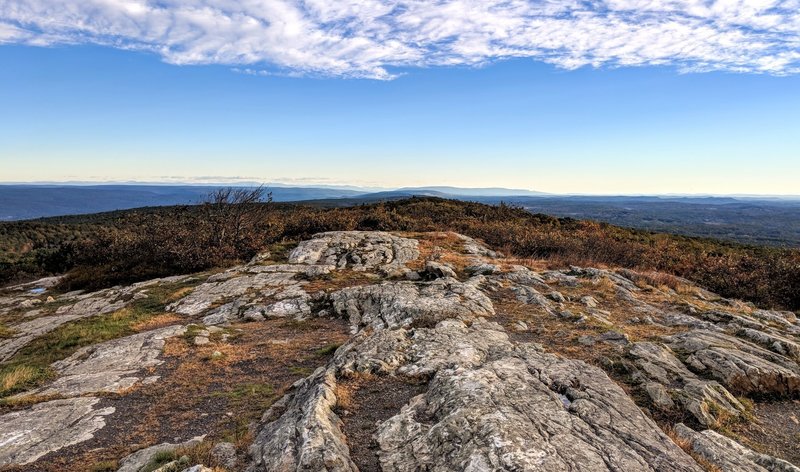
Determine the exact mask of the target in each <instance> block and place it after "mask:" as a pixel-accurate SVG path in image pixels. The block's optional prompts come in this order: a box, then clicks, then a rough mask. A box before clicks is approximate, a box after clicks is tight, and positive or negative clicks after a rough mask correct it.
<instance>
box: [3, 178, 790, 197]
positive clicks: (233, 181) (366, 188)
mask: <svg viewBox="0 0 800 472" xmlns="http://www.w3.org/2000/svg"><path fill="white" fill-rule="evenodd" d="M12 185H16V186H31V187H35V186H64V187H101V186H112V185H127V186H132V187H135V186H163V187H170V186H171V187H181V186H183V187H226V186H227V187H230V186H234V187H236V186H239V187H252V186H259V185H263V186H264V187H267V188H269V186H270V185H273V186H280V187H290V188H336V189H342V190H345V189H347V190H355V189H358V190H360V191H363V192H364V193H365V194H366V193H378V192H393V191H402V190H417V189H420V190H421V189H433V188H453V189H459V190H486V189H492V190H508V191H512V192H531V193H532V195H485V196H498V197H502V196H509V197H512V196H513V197H520V196H530V197H536V196H541V197H542V198H547V197H733V198H757V197H769V198H780V199H800V194H770V193H702V192H699V193H680V192H675V193H670V192H667V193H571V192H563V193H562V192H543V191H539V190H535V189H528V188H510V187H502V186H493V185H488V186H484V187H461V186H457V185H442V184H432V185H413V186H403V187H383V186H377V185H375V186H373V185H359V184H351V183H308V184H300V183H294V182H281V181H272V182H259V181H257V180H251V179H241V180H240V179H237V178H230V181H228V182H224V181H216V182H214V181H208V182H204V181H203V182H198V181H186V180H180V181H179V180H176V181H163V180H162V181H139V180H102V181H101V180H98V181H81V180H52V181H0V186H12ZM454 196H470V195H469V194H458V195H454ZM474 196H482V195H474Z"/></svg>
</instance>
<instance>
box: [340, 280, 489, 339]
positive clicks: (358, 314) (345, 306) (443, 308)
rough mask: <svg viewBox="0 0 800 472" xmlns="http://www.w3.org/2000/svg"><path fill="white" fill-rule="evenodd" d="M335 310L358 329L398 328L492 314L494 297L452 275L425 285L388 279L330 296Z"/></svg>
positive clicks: (346, 289)
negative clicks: (492, 299) (416, 323)
mask: <svg viewBox="0 0 800 472" xmlns="http://www.w3.org/2000/svg"><path fill="white" fill-rule="evenodd" d="M330 300H331V304H332V307H333V311H334V313H336V314H337V315H339V316H347V317H348V319H349V320H350V323H351V324H352V325H353V326H354V327H357V328H362V327H365V326H373V327H378V326H380V327H397V326H405V325H408V324H410V323H411V322H412V321H416V322H422V323H429V324H435V323H436V322H437V321H439V320H442V319H446V318H458V317H462V318H473V317H475V316H492V315H493V314H494V307H493V306H492V302H491V300H489V298H488V297H486V295H484V294H483V293H482V292H481V291H480V290H478V289H477V288H475V286H474V285H471V284H467V283H461V282H459V281H458V280H455V279H453V278H449V277H448V278H443V279H437V280H434V281H433V282H430V283H426V284H415V283H412V282H389V283H383V284H380V285H368V286H360V287H350V288H345V289H343V290H340V291H338V292H334V293H332V294H331V295H330Z"/></svg>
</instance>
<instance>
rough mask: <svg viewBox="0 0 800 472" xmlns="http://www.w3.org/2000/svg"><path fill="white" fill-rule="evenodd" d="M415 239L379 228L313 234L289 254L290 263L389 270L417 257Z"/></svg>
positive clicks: (417, 251)
mask: <svg viewBox="0 0 800 472" xmlns="http://www.w3.org/2000/svg"><path fill="white" fill-rule="evenodd" d="M417 246H418V241H417V240H415V239H408V238H401V237H399V236H394V235H392V234H390V233H384V232H380V231H336V232H329V233H320V234H315V235H314V237H313V238H312V239H311V240H309V241H303V242H301V243H300V245H298V246H297V247H296V248H295V249H294V250H292V252H291V253H290V254H289V262H290V263H292V264H325V265H333V266H336V267H337V268H339V269H344V268H346V267H349V268H351V269H353V270H375V269H380V270H383V271H387V272H388V271H391V270H393V269H397V268H399V267H403V266H404V265H405V263H406V262H410V261H413V260H415V259H417V258H418V257H419V250H418V249H417Z"/></svg>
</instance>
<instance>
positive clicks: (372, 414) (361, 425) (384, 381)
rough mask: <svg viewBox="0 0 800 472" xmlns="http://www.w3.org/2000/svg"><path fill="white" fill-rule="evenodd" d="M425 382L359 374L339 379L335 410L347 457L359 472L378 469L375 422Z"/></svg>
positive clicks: (423, 387) (418, 391) (416, 392)
mask: <svg viewBox="0 0 800 472" xmlns="http://www.w3.org/2000/svg"><path fill="white" fill-rule="evenodd" d="M426 390H427V385H426V384H425V383H418V382H417V381H411V380H409V379H404V378H399V377H372V376H370V377H359V378H355V379H348V380H345V381H342V382H340V383H339V385H338V387H337V392H336V396H337V398H338V400H339V401H338V405H337V407H336V414H338V415H339V417H340V418H341V419H342V421H343V422H344V434H345V436H347V445H348V447H350V458H351V459H352V460H353V462H355V464H356V465H357V466H358V470H360V471H361V472H378V471H380V470H381V467H380V463H379V461H378V456H377V450H378V445H377V444H376V443H375V440H374V438H373V437H372V436H373V435H374V434H375V432H376V431H377V426H378V424H379V423H381V422H383V421H386V420H388V419H389V418H391V417H392V416H394V415H396V414H397V413H399V412H400V409H401V408H402V407H403V406H404V405H406V404H407V403H408V402H409V401H410V400H411V399H412V398H413V397H415V396H417V395H419V394H421V393H423V392H425V391H426Z"/></svg>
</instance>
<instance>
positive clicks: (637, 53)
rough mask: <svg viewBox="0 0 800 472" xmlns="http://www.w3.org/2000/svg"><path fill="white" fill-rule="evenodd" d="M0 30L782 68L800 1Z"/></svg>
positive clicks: (106, 39)
mask: <svg viewBox="0 0 800 472" xmlns="http://www.w3.org/2000/svg"><path fill="white" fill-rule="evenodd" d="M2 43H12V44H32V45H42V46H46V45H54V44H99V45H105V46H112V47H118V48H123V49H134V50H144V51H150V52H153V53H156V54H158V55H160V56H161V57H162V58H163V59H164V60H165V61H167V62H169V63H174V64H225V65H230V66H234V67H237V68H239V70H242V71H251V70H264V71H268V72H265V73H280V74H287V75H308V74H312V75H326V76H337V77H364V78H373V79H389V78H392V77H394V76H395V74H396V72H394V71H397V70H398V68H406V67H433V66H457V65H458V66H464V65H466V66H479V65H482V64H486V63H490V62H492V61H497V60H503V59H508V58H530V59H533V60H537V61H542V62H546V63H550V64H555V65H556V66H559V67H562V68H566V69H574V68H579V67H583V66H593V67H617V66H643V65H667V66H675V67H677V68H678V69H679V70H682V71H711V70H723V71H735V72H753V73H769V74H776V75H785V74H796V73H798V72H800V0H702V1H701V0H602V1H601V0H535V1H532V0H238V1H237V0H158V1H149V0H81V1H75V0H0V44H2Z"/></svg>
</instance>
